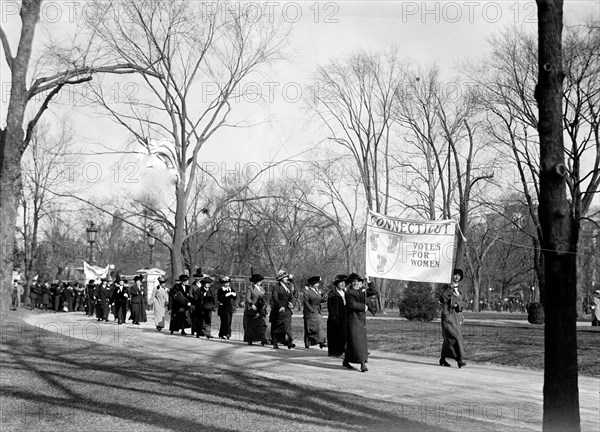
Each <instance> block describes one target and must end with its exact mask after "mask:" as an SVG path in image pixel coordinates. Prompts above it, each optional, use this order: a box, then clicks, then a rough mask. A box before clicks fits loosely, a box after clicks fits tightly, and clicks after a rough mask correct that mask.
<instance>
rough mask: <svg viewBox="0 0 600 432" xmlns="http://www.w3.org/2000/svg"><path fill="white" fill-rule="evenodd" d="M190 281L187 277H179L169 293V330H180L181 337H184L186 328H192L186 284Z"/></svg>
mask: <svg viewBox="0 0 600 432" xmlns="http://www.w3.org/2000/svg"><path fill="white" fill-rule="evenodd" d="M189 280H190V278H189V276H188V275H181V276H179V283H176V284H175V285H173V288H171V290H170V291H169V310H170V311H171V322H170V323H169V330H170V331H171V334H173V332H176V331H179V330H181V335H182V336H186V335H187V333H186V332H185V329H186V328H190V327H191V326H192V323H191V319H190V307H191V306H192V302H191V300H192V299H191V298H189V297H188V295H189V290H188V289H187V282H188V281H189Z"/></svg>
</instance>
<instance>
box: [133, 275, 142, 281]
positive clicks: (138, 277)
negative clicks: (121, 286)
mask: <svg viewBox="0 0 600 432" xmlns="http://www.w3.org/2000/svg"><path fill="white" fill-rule="evenodd" d="M143 280H144V276H142V275H136V276H135V277H134V278H133V281H134V282H135V281H143Z"/></svg>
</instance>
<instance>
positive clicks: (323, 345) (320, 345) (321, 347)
mask: <svg viewBox="0 0 600 432" xmlns="http://www.w3.org/2000/svg"><path fill="white" fill-rule="evenodd" d="M326 346H327V344H325V343H323V342H321V343H320V344H319V348H320V349H323V348H325V347H326Z"/></svg>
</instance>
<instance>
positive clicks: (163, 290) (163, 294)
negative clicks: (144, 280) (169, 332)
mask: <svg viewBox="0 0 600 432" xmlns="http://www.w3.org/2000/svg"><path fill="white" fill-rule="evenodd" d="M165 282H166V280H165V278H164V277H162V276H159V277H158V286H157V287H156V289H155V290H154V302H153V309H154V325H155V326H156V330H158V331H161V330H162V329H163V328H165V312H166V308H167V305H168V303H169V292H168V290H167V287H166V286H165Z"/></svg>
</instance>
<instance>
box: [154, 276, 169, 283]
mask: <svg viewBox="0 0 600 432" xmlns="http://www.w3.org/2000/svg"><path fill="white" fill-rule="evenodd" d="M156 280H157V281H158V282H159V283H165V282H166V281H167V280H166V279H165V278H164V277H163V276H159V277H158V279H156Z"/></svg>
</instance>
